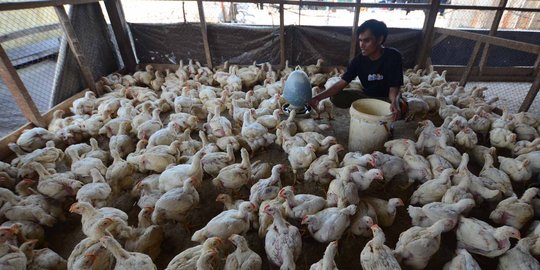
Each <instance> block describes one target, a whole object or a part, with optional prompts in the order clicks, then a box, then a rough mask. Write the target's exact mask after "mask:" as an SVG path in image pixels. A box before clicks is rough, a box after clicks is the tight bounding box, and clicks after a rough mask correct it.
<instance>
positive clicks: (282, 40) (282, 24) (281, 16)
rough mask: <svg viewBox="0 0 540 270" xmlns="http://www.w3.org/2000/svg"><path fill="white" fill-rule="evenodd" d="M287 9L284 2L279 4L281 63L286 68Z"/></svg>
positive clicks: (282, 67)
mask: <svg viewBox="0 0 540 270" xmlns="http://www.w3.org/2000/svg"><path fill="white" fill-rule="evenodd" d="M285 61H286V55H285V11H284V10H283V4H279V65H280V66H281V69H284V68H285Z"/></svg>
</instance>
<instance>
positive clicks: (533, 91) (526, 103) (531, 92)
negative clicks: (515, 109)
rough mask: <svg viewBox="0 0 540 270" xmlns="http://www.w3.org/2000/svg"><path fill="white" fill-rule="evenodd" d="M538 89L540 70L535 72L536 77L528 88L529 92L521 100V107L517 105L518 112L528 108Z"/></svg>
mask: <svg viewBox="0 0 540 270" xmlns="http://www.w3.org/2000/svg"><path fill="white" fill-rule="evenodd" d="M539 90H540V72H539V73H536V78H535V79H534V82H533V83H532V85H531V88H530V89H529V92H528V93H527V96H525V99H524V100H523V103H522V104H521V107H519V111H520V112H526V111H528V110H529V108H530V107H531V105H532V103H533V101H534V99H535V98H536V95H538V91H539Z"/></svg>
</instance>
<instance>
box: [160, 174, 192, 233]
mask: <svg viewBox="0 0 540 270" xmlns="http://www.w3.org/2000/svg"><path fill="white" fill-rule="evenodd" d="M197 181H198V180H197V178H196V177H193V176H192V177H191V178H188V179H186V180H184V183H183V186H182V187H177V188H172V189H170V190H168V191H167V192H166V193H165V194H163V195H162V196H161V197H160V198H159V200H157V202H156V205H155V209H154V212H153V213H152V222H153V223H155V224H162V223H163V222H164V221H165V220H174V221H181V222H183V221H185V217H186V214H187V212H188V211H189V210H191V209H192V208H193V207H195V206H197V205H198V204H199V192H197V190H196V189H195V187H194V186H195V184H196V183H197Z"/></svg>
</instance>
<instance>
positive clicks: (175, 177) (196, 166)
mask: <svg viewBox="0 0 540 270" xmlns="http://www.w3.org/2000/svg"><path fill="white" fill-rule="evenodd" d="M202 155H203V154H202V151H199V152H197V153H196V154H195V156H194V157H193V160H192V162H191V164H180V165H176V166H171V167H169V168H167V169H166V170H165V171H164V172H162V173H161V175H160V176H159V189H160V190H161V192H167V191H169V190H171V189H173V188H177V187H182V186H183V185H184V180H185V179H188V178H190V177H195V179H196V180H197V181H195V182H194V183H193V184H194V185H196V186H199V185H200V184H201V183H202V177H203V169H202V163H201V158H202Z"/></svg>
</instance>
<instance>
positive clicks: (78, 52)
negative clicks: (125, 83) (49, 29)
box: [54, 6, 101, 96]
mask: <svg viewBox="0 0 540 270" xmlns="http://www.w3.org/2000/svg"><path fill="white" fill-rule="evenodd" d="M54 10H55V11H56V15H57V16H58V19H59V20H60V25H61V26H62V28H63V29H64V32H65V34H66V38H67V41H68V44H69V47H70V48H71V52H73V55H74V56H75V59H76V60H77V64H78V65H79V68H80V69H81V73H82V77H83V80H84V82H85V84H86V87H87V88H88V89H90V90H92V91H93V92H94V93H96V95H98V96H101V91H100V90H99V89H97V88H96V84H95V82H94V74H92V70H90V68H89V67H88V64H87V63H86V57H85V56H84V54H83V52H82V48H81V43H80V42H79V39H78V38H77V35H76V34H75V29H73V25H71V22H70V20H69V17H68V15H67V13H66V10H65V9H64V6H55V7H54Z"/></svg>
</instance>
